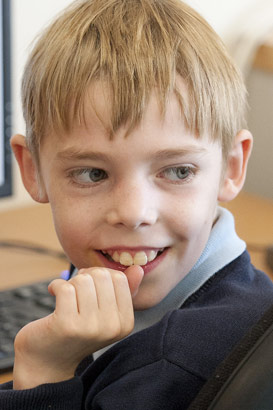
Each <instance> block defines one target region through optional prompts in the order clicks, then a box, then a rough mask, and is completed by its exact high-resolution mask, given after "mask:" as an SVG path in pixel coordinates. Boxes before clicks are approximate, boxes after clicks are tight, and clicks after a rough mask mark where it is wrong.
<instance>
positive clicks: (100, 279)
mask: <svg viewBox="0 0 273 410" xmlns="http://www.w3.org/2000/svg"><path fill="white" fill-rule="evenodd" d="M111 272H112V271H110V270H109V269H105V268H92V269H90V270H88V271H87V273H88V274H90V275H91V276H92V279H93V282H94V286H95V289H96V295H97V304H98V309H99V310H100V311H101V312H102V313H103V312H109V311H110V312H111V311H114V310H117V304H116V295H115V290H114V285H113V282H112V273H111Z"/></svg>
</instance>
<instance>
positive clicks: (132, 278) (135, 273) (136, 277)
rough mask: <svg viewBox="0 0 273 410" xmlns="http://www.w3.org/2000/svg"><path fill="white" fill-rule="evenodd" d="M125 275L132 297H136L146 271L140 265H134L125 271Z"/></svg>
mask: <svg viewBox="0 0 273 410" xmlns="http://www.w3.org/2000/svg"><path fill="white" fill-rule="evenodd" d="M124 273H125V275H126V276H127V279H128V283H129V287H130V291H131V295H132V296H133V297H134V296H136V294H137V292H138V288H139V286H140V284H141V282H142V279H143V276H144V271H143V269H142V267H141V266H139V265H132V266H129V268H127V269H125V271H124Z"/></svg>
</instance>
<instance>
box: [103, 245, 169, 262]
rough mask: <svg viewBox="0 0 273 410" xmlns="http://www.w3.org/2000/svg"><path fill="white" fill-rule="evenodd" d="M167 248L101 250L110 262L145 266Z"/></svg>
mask: <svg viewBox="0 0 273 410" xmlns="http://www.w3.org/2000/svg"><path fill="white" fill-rule="evenodd" d="M164 249H165V248H160V249H151V250H138V251H132V250H111V249H107V250H101V251H99V252H100V253H101V254H102V255H103V256H104V257H105V258H106V259H107V260H108V261H109V262H116V263H118V264H120V265H122V266H132V265H141V266H145V265H147V264H148V263H149V262H152V261H154V260H155V259H156V258H157V257H158V256H160V255H161V254H162V253H163V251H164Z"/></svg>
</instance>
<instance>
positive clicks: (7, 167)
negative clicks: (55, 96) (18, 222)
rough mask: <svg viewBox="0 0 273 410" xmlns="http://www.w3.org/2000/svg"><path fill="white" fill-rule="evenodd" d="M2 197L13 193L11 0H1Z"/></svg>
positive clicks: (0, 106) (0, 119) (0, 155)
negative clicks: (11, 146) (10, 142)
mask: <svg viewBox="0 0 273 410" xmlns="http://www.w3.org/2000/svg"><path fill="white" fill-rule="evenodd" d="M0 13H1V14H0V22H1V23H0V24H1V27H0V50H1V52H0V197H4V196H9V195H11V193H12V186H11V149H10V144H9V140H10V137H11V133H12V128H11V127H12V102H11V81H10V77H11V66H10V64H11V59H10V56H11V53H10V46H11V41H10V0H0Z"/></svg>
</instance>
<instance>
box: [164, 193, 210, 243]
mask: <svg viewBox="0 0 273 410" xmlns="http://www.w3.org/2000/svg"><path fill="white" fill-rule="evenodd" d="M169 208H170V212H168V218H167V220H168V222H167V224H168V225H169V226H171V227H172V230H173V232H174V233H175V234H176V235H177V237H180V238H181V237H183V238H185V239H186V238H188V239H190V238H191V237H194V236H198V235H200V234H202V233H205V232H206V234H207V232H208V231H209V230H210V229H211V226H212V224H213V221H214V218H215V214H216V208H217V190H216V189H215V190H214V191H213V190H210V192H209V193H206V190H204V191H198V192H195V194H194V195H189V196H185V195H184V196H183V197H182V198H177V199H176V200H173V201H172V202H169Z"/></svg>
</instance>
